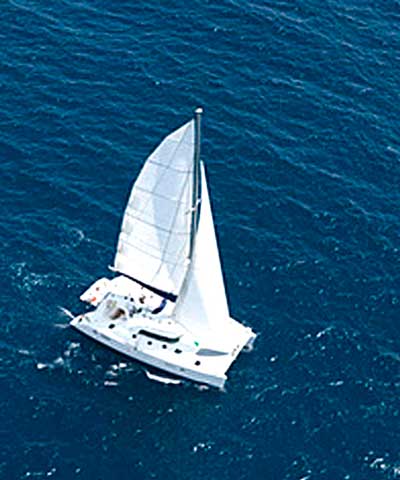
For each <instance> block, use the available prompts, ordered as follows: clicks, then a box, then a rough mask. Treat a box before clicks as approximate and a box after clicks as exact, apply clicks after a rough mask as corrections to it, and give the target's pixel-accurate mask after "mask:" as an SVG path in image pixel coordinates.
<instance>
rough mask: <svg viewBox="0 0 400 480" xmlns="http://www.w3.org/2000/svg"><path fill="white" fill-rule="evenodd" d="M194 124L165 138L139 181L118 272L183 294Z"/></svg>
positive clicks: (127, 219)
mask: <svg viewBox="0 0 400 480" xmlns="http://www.w3.org/2000/svg"><path fill="white" fill-rule="evenodd" d="M193 156H194V121H193V120H192V121H190V122H189V123H187V124H185V125H184V126H183V127H181V128H179V129H178V130H176V131H175V132H173V133H172V134H171V135H169V136H168V137H166V138H165V139H164V140H163V142H162V143H161V144H160V145H159V146H158V148H157V149H156V150H155V151H154V152H153V153H152V154H151V155H150V157H149V158H148V159H147V161H146V163H145V164H144V166H143V168H142V171H141V172H140V175H139V177H138V179H137V180H136V182H135V184H134V186H133V189H132V192H131V195H130V198H129V201H128V205H127V207H126V210H125V213H124V218H123V221H122V227H121V232H120V235H119V240H118V247H117V252H116V256H115V265H114V267H115V269H116V270H117V271H119V272H121V273H124V274H126V275H129V276H130V277H133V278H135V279H137V280H139V281H141V282H144V283H146V284H148V285H150V286H152V287H154V288H157V289H159V290H162V291H164V292H168V293H173V294H178V293H179V291H180V288H181V285H182V282H183V280H184V277H185V274H186V271H187V257H188V254H189V245H190V223H191V202H192V188H193V185H192V184H193V180H192V178H193V177H192V175H193Z"/></svg>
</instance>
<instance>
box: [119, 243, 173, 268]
mask: <svg viewBox="0 0 400 480" xmlns="http://www.w3.org/2000/svg"><path fill="white" fill-rule="evenodd" d="M125 244H126V245H127V246H129V247H132V248H134V249H137V250H139V251H140V252H141V253H142V254H143V255H148V256H149V257H151V258H154V259H155V260H158V261H160V260H161V258H160V256H158V255H157V256H156V255H153V254H151V253H149V251H148V250H143V248H141V247H140V246H138V245H135V244H133V243H131V242H128V241H125ZM146 246H147V247H148V245H146ZM118 253H119V254H120V255H122V256H123V257H125V258H128V259H129V256H127V255H125V254H124V253H122V252H120V251H118ZM162 260H163V262H165V263H169V264H170V265H175V262H173V261H170V260H165V261H164V259H162Z"/></svg>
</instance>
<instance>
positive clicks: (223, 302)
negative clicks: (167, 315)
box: [175, 163, 230, 337]
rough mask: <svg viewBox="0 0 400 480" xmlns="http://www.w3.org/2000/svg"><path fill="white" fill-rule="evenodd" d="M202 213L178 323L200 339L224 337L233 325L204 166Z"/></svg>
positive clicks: (179, 310) (179, 309)
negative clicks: (206, 335)
mask: <svg viewBox="0 0 400 480" xmlns="http://www.w3.org/2000/svg"><path fill="white" fill-rule="evenodd" d="M201 192H202V194H201V209H200V220H199V225H198V230H197V235H196V239H195V245H194V255H193V259H192V262H191V265H190V268H189V272H188V278H187V280H186V282H185V286H184V288H183V291H182V293H181V296H180V297H178V301H177V305H176V309H175V316H176V320H177V321H178V322H179V323H181V324H182V325H184V326H186V327H187V328H188V329H190V330H191V331H193V332H195V333H196V334H198V335H199V336H200V337H201V335H202V334H204V333H207V331H210V330H213V331H215V332H219V333H222V334H223V329H224V326H225V325H226V324H227V323H228V322H230V317H229V309H228V303H227V298H226V292H225V284H224V279H223V275H222V270H221V262H220V258H219V251H218V244H217V238H216V234H215V229H214V222H213V218H212V211H211V204H210V198H209V195H208V189H207V181H206V175H205V169H204V165H203V163H201Z"/></svg>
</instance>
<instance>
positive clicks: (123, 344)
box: [71, 313, 256, 389]
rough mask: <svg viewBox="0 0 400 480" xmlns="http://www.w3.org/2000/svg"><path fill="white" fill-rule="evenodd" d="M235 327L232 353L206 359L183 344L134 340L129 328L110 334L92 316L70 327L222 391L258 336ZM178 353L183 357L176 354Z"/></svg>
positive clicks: (177, 374) (82, 316)
mask: <svg viewBox="0 0 400 480" xmlns="http://www.w3.org/2000/svg"><path fill="white" fill-rule="evenodd" d="M110 321H111V320H109V321H108V323H109V322H110ZM232 325H233V330H235V339H234V341H233V343H232V344H231V345H232V350H231V351H230V352H220V351H215V350H209V352H213V351H214V352H215V353H214V355H213V354H212V353H211V354H210V356H204V355H198V354H196V350H197V352H198V351H200V353H201V350H202V349H201V348H195V349H188V348H187V347H188V345H187V344H181V343H180V342H176V343H173V344H170V343H167V342H166V341H164V340H161V339H160V340H158V339H154V338H152V339H151V340H149V338H150V337H146V336H145V335H144V340H143V341H140V338H139V337H140V334H139V335H138V334H133V335H136V339H135V340H134V339H132V334H131V333H130V332H131V331H133V330H132V329H129V328H126V327H124V328H119V329H117V328H116V327H114V328H113V329H112V330H110V328H108V326H106V325H105V324H104V322H100V324H99V323H98V322H96V321H95V320H94V319H93V318H91V313H87V314H86V315H79V316H77V317H75V318H74V319H73V320H72V322H71V326H73V327H74V328H76V329H77V330H79V331H80V332H82V333H84V334H85V335H87V336H88V337H90V338H92V339H94V340H97V341H98V342H100V343H102V344H103V345H106V346H107V347H110V348H112V349H113V350H116V351H117V352H119V353H122V354H124V355H126V356H128V357H130V358H132V359H134V360H138V361H140V362H142V363H144V364H147V365H150V366H152V367H155V368H158V369H160V370H163V371H165V372H168V373H171V374H173V375H176V376H178V377H183V378H187V379H189V380H192V381H194V382H198V383H202V384H203V383H204V384H207V385H211V386H213V387H217V388H220V389H222V388H223V387H224V384H225V381H226V379H227V376H226V372H227V370H228V369H229V367H230V365H231V364H232V362H233V361H234V360H235V359H236V357H237V356H238V355H239V353H240V351H241V350H242V349H243V348H244V347H248V348H250V347H251V345H252V342H253V341H254V339H255V336H256V335H255V334H254V333H253V332H252V331H251V329H250V328H245V327H243V326H242V325H241V324H240V323H238V322H236V321H235V320H233V319H232ZM134 331H136V332H137V331H138V330H137V329H135V330H134ZM149 341H150V342H151V344H150V345H148V342H149ZM184 348H185V350H184ZM177 350H178V351H179V352H180V353H176V351H177ZM203 350H205V349H203ZM225 350H226V347H225Z"/></svg>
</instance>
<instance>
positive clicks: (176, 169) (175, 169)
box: [149, 158, 190, 173]
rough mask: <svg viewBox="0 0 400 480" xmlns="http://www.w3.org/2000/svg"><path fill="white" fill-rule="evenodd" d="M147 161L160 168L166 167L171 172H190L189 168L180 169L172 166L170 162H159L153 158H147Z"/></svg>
mask: <svg viewBox="0 0 400 480" xmlns="http://www.w3.org/2000/svg"><path fill="white" fill-rule="evenodd" d="M149 163H151V164H152V165H157V166H158V167H161V168H166V169H167V170H172V171H173V172H176V173H189V172H190V170H181V169H180V168H174V167H172V166H171V165H170V164H168V165H164V164H163V163H161V162H156V161H155V160H151V158H149Z"/></svg>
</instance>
